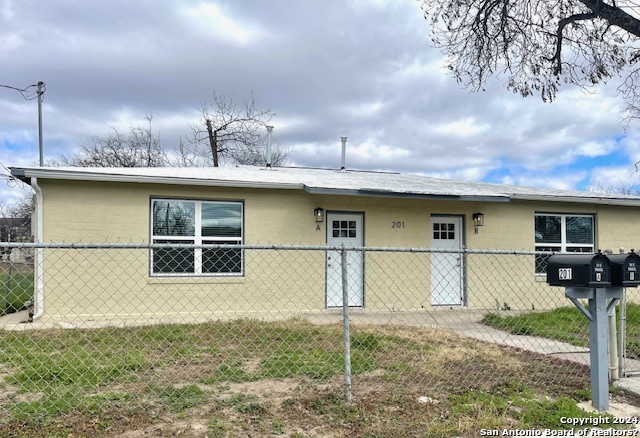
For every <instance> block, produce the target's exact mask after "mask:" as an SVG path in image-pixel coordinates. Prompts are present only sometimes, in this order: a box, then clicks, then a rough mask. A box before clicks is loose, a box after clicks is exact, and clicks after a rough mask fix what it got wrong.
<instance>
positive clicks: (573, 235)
mask: <svg viewBox="0 0 640 438" xmlns="http://www.w3.org/2000/svg"><path fill="white" fill-rule="evenodd" d="M594 235H595V234H594V217H593V215H586V214H556V213H536V215H535V241H536V243H535V248H536V251H552V252H594V247H595V246H594V245H595V244H594V240H595V239H594ZM548 258H549V256H547V255H537V256H536V274H544V273H546V272H547V259H548Z"/></svg>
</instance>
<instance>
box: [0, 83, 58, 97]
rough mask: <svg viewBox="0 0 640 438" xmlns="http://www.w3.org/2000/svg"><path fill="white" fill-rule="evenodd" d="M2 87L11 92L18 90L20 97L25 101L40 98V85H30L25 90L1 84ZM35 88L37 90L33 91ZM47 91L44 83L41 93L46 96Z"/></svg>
mask: <svg viewBox="0 0 640 438" xmlns="http://www.w3.org/2000/svg"><path fill="white" fill-rule="evenodd" d="M0 87H2V88H8V89H10V90H16V91H17V92H18V93H20V95H21V96H22V98H23V99H24V100H34V99H37V98H38V84H33V85H29V86H28V87H25V88H17V87H12V86H11V85H3V84H0ZM34 87H35V90H34V89H33V88H34ZM46 90H47V86H46V84H45V83H44V82H43V83H42V91H41V93H42V94H44V92H45V91H46Z"/></svg>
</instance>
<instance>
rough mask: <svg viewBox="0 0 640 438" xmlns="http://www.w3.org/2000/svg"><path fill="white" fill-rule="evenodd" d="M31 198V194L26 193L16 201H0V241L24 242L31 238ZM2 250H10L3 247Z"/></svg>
mask: <svg viewBox="0 0 640 438" xmlns="http://www.w3.org/2000/svg"><path fill="white" fill-rule="evenodd" d="M32 199H33V198H32V195H31V194H30V193H26V194H24V195H23V196H22V198H20V199H19V200H18V201H16V202H13V203H9V202H7V201H1V202H0V242H25V241H28V240H30V239H31V211H32V209H33V200H32ZM2 252H4V253H10V252H11V251H10V249H9V248H4V249H3V251H2Z"/></svg>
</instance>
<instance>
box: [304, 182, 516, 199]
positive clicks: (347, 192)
mask: <svg viewBox="0 0 640 438" xmlns="http://www.w3.org/2000/svg"><path fill="white" fill-rule="evenodd" d="M304 191H305V192H306V193H310V194H313V195H341V196H368V197H378V198H408V199H439V200H448V201H476V202H480V201H481V202H509V197H508V196H483V195H477V196H476V195H449V194H437V193H415V192H394V191H390V190H368V189H332V188H326V187H310V186H307V185H305V186H304Z"/></svg>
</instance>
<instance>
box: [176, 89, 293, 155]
mask: <svg viewBox="0 0 640 438" xmlns="http://www.w3.org/2000/svg"><path fill="white" fill-rule="evenodd" d="M201 114H202V117H201V119H200V121H199V122H198V123H196V124H192V125H190V127H191V134H190V135H189V136H188V137H187V142H186V143H181V144H180V146H179V150H178V154H179V155H180V161H181V162H182V163H190V164H191V165H194V164H195V165H197V166H214V167H218V166H219V165H220V164H221V162H223V161H231V162H235V163H239V164H248V163H250V164H264V163H265V158H264V157H265V156H266V153H265V150H266V147H265V139H266V131H265V127H266V125H267V123H268V122H269V121H270V120H271V118H272V117H273V116H274V115H275V114H274V113H273V112H272V111H271V110H270V109H261V108H259V107H258V106H257V105H256V101H255V99H254V97H253V94H252V95H251V97H249V98H248V99H246V100H245V101H244V102H243V105H242V106H241V107H238V106H236V104H235V102H234V100H233V98H232V97H231V96H227V95H224V94H218V93H216V92H214V93H213V103H212V104H211V105H207V104H205V103H203V104H202V109H201ZM278 148H279V149H278ZM276 149H277V150H276ZM276 149H274V154H273V156H274V157H279V159H280V160H281V161H280V162H275V161H274V164H276V165H278V164H282V162H283V161H284V160H285V159H286V157H287V156H288V155H289V151H288V150H286V149H283V148H280V147H279V146H277V145H276Z"/></svg>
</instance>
